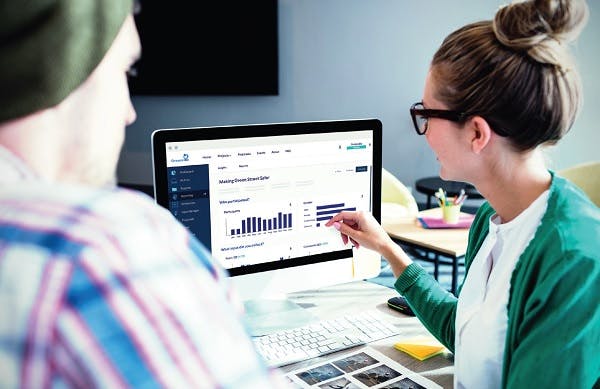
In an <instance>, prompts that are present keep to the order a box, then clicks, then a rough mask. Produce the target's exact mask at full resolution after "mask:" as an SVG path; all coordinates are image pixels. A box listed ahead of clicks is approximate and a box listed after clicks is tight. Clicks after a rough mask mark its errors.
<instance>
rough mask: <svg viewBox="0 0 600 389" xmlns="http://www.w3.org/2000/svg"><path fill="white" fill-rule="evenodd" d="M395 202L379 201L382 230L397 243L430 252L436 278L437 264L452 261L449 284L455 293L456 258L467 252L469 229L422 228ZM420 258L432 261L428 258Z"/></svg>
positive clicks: (435, 213)
mask: <svg viewBox="0 0 600 389" xmlns="http://www.w3.org/2000/svg"><path fill="white" fill-rule="evenodd" d="M395 206H396V204H389V203H382V204H381V225H382V226H383V228H384V230H385V231H386V232H387V233H388V234H389V235H390V236H391V237H392V239H394V240H395V241H396V242H398V243H401V244H405V245H407V246H409V247H413V248H416V249H420V250H424V251H426V252H429V253H432V254H433V255H434V258H433V266H434V267H433V276H434V278H435V279H436V280H437V279H438V275H439V265H440V264H448V265H451V266H452V287H451V289H450V291H451V292H452V293H454V294H456V288H457V283H458V262H459V260H460V259H461V258H463V257H464V256H465V253H466V252H467V241H468V238H469V229H468V228H450V229H425V228H423V227H421V225H420V223H419V222H418V221H417V220H415V218H414V217H407V216H401V215H400V214H399V213H398V211H396V209H395ZM421 214H424V215H427V216H441V209H440V208H433V209H428V210H426V211H423V212H421ZM440 256H441V257H445V258H449V261H444V260H443V259H442V258H440ZM422 259H424V260H427V261H431V260H430V259H429V258H422Z"/></svg>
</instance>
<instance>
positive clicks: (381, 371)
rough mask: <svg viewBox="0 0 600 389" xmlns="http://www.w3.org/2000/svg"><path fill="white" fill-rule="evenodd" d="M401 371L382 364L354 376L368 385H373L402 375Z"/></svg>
mask: <svg viewBox="0 0 600 389" xmlns="http://www.w3.org/2000/svg"><path fill="white" fill-rule="evenodd" d="M400 375H401V374H400V373H398V372H397V371H396V370H394V369H392V368H391V367H389V366H386V365H380V366H377V367H374V368H373V369H369V370H366V371H363V372H362V373H358V374H355V375H353V377H354V378H356V379H357V380H359V381H360V382H362V383H363V384H365V385H367V386H373V385H377V384H381V383H383V382H386V381H389V380H391V379H394V378H396V377H400Z"/></svg>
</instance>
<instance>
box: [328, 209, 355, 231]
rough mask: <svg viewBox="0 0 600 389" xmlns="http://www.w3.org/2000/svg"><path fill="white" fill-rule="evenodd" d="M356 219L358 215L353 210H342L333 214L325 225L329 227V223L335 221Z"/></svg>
mask: <svg viewBox="0 0 600 389" xmlns="http://www.w3.org/2000/svg"><path fill="white" fill-rule="evenodd" d="M357 220H358V215H357V213H356V212H354V211H342V212H340V213H338V214H337V215H334V216H333V217H332V218H331V219H329V221H328V222H327V223H325V226H326V227H331V225H332V224H333V223H335V222H344V223H346V222H349V221H352V222H356V221H357Z"/></svg>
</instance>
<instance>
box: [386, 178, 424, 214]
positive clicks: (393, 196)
mask: <svg viewBox="0 0 600 389" xmlns="http://www.w3.org/2000/svg"><path fill="white" fill-rule="evenodd" d="M381 202H383V203H395V204H400V205H402V206H404V207H406V211H407V214H408V215H416V214H417V212H419V209H418V207H417V201H416V200H415V198H414V197H413V195H412V193H410V191H409V190H408V188H407V187H406V186H405V185H404V184H403V183H402V182H400V180H398V179H397V178H396V177H395V176H394V175H393V174H392V173H390V172H389V171H387V170H386V169H385V168H381Z"/></svg>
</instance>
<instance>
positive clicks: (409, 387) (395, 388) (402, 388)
mask: <svg viewBox="0 0 600 389" xmlns="http://www.w3.org/2000/svg"><path fill="white" fill-rule="evenodd" d="M380 389H425V387H424V386H421V385H419V384H417V383H416V382H415V381H413V380H411V379H408V378H404V379H402V380H400V381H398V382H394V383H391V384H389V385H386V386H382V387H381V388H380Z"/></svg>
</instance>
